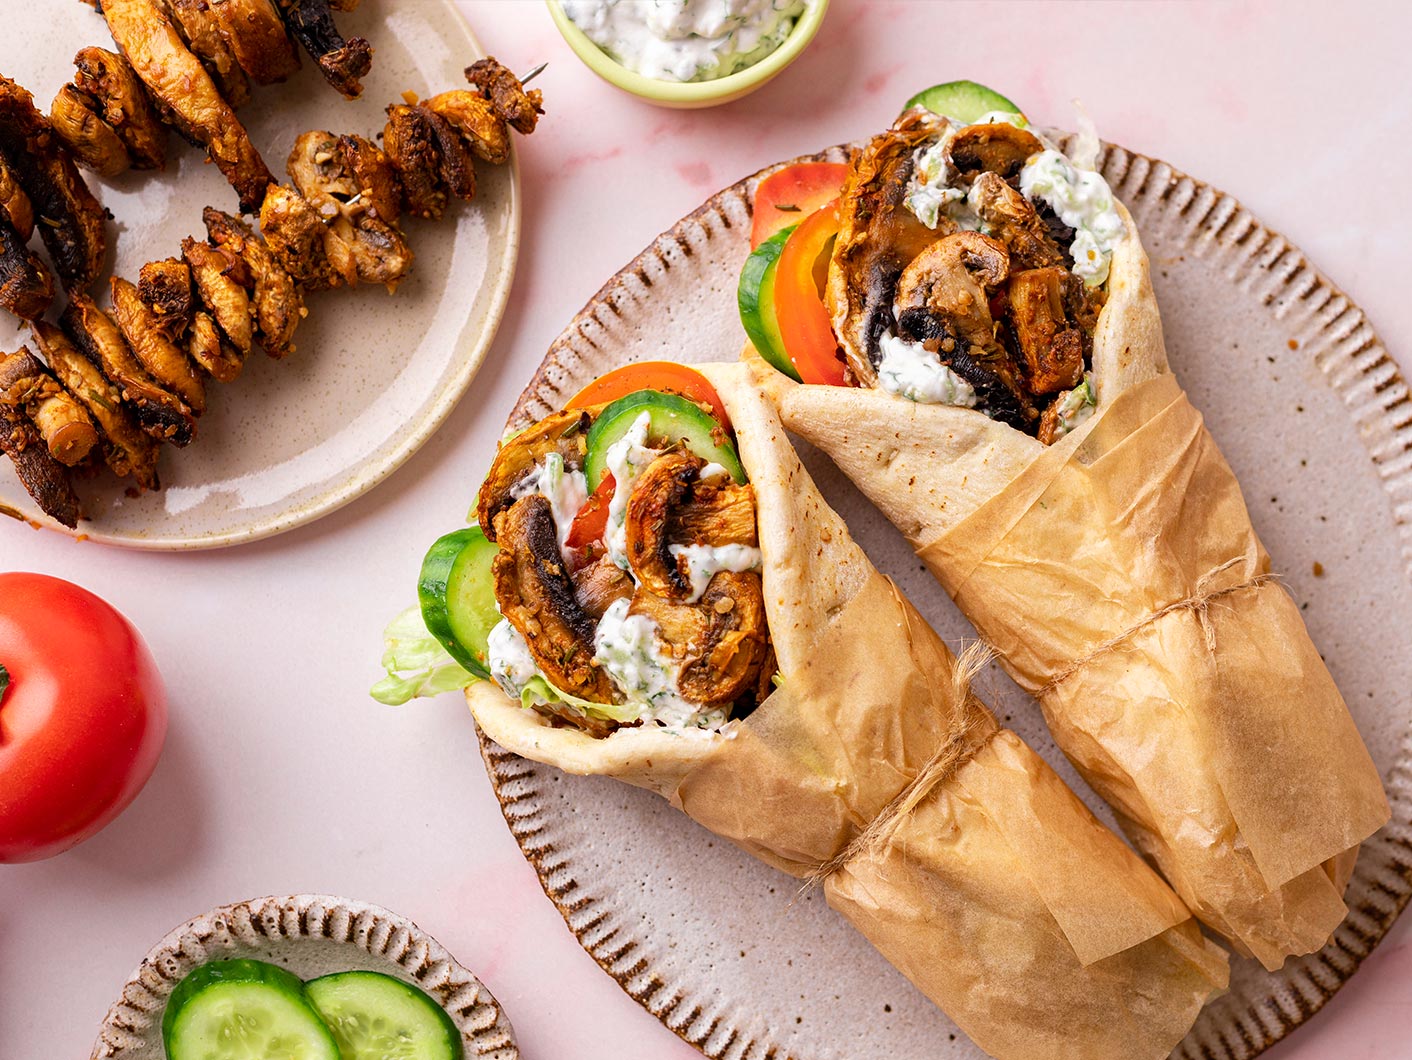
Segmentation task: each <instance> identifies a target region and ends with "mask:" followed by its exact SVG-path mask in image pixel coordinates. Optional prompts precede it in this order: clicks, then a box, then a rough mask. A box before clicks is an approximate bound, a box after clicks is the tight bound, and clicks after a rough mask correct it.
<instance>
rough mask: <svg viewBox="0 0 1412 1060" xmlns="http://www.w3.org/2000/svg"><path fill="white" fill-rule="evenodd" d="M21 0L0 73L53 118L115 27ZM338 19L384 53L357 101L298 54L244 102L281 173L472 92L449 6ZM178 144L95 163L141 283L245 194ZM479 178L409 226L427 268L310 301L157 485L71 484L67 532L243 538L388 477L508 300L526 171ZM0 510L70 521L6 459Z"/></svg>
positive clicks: (165, 458)
mask: <svg viewBox="0 0 1412 1060" xmlns="http://www.w3.org/2000/svg"><path fill="white" fill-rule="evenodd" d="M15 7H16V10H15V11H13V12H10V13H9V16H10V17H8V18H7V20H6V24H5V34H6V40H7V43H6V46H5V55H6V59H5V63H6V69H5V73H6V74H7V75H8V76H10V77H13V78H15V79H16V80H17V81H19V82H20V83H21V84H22V85H24V86H25V87H26V88H28V89H29V90H30V91H31V92H33V93H34V96H35V102H36V104H37V105H38V106H39V107H40V108H41V109H44V110H47V109H48V106H49V101H50V100H52V99H53V98H54V94H55V92H57V91H58V88H59V86H60V85H61V84H62V83H63V82H65V81H67V80H69V79H70V78H71V77H72V76H73V72H74V71H73V55H74V53H75V52H76V51H78V49H79V48H81V47H84V46H87V45H90V44H92V45H98V46H100V47H105V48H109V49H111V48H112V47H113V42H112V38H111V37H110V36H109V34H108V30H107V26H106V25H105V23H104V22H103V19H102V17H101V16H99V15H98V14H96V13H95V12H94V11H93V10H91V9H90V8H88V7H86V6H84V5H83V4H79V3H74V2H71V0H64V2H58V0H56V2H45V3H42V4H33V3H31V4H17V5H15ZM338 23H339V27H340V29H341V30H342V31H343V33H344V34H345V35H347V36H354V35H362V36H365V37H367V38H368V39H369V41H371V42H372V45H373V49H374V54H373V69H372V73H371V75H370V76H369V77H367V78H365V79H364V90H363V96H362V98H361V99H359V100H356V101H353V102H348V101H345V100H344V99H343V97H341V96H340V95H339V94H338V93H337V92H335V91H334V90H333V89H332V88H330V87H329V86H328V85H327V84H325V83H324V81H323V79H322V77H320V76H319V74H318V71H317V70H316V69H315V67H314V64H313V63H312V62H310V61H309V60H308V57H307V56H305V57H304V64H303V67H302V69H301V70H300V71H299V73H298V74H297V75H295V76H294V77H293V78H291V79H290V80H289V81H288V82H286V83H285V84H282V85H270V86H267V87H265V88H256V90H255V94H254V99H253V100H252V101H251V102H250V103H249V104H248V105H247V106H245V107H243V108H242V109H241V111H240V117H241V119H242V121H244V122H245V124H246V127H247V128H248V130H249V132H250V136H251V139H252V140H253V142H254V143H255V146H256V147H257V148H258V149H259V150H260V152H261V154H262V155H263V156H264V158H265V162H266V164H268V165H269V167H270V169H271V171H273V172H274V173H275V175H276V176H277V177H280V178H282V179H283V178H284V162H285V158H286V156H287V155H288V153H289V150H290V148H291V147H292V146H293V144H294V140H295V138H296V137H297V136H298V135H299V133H301V132H304V131H305V130H308V129H328V130H330V131H333V132H356V133H359V134H361V135H364V136H367V137H369V138H372V137H373V136H374V135H375V134H377V133H379V132H381V130H382V126H383V122H384V121H385V120H386V119H385V115H384V113H383V108H384V107H386V106H387V105H388V104H389V103H393V102H398V101H400V99H401V96H402V93H403V92H404V91H406V90H411V91H413V92H416V93H417V94H418V95H420V96H426V95H429V94H432V93H435V92H438V91H443V90H445V89H450V88H456V87H458V86H464V85H465V78H464V76H463V74H462V71H463V69H464V68H465V67H466V66H468V65H470V63H471V62H473V61H474V60H475V59H477V58H479V57H480V56H482V55H483V54H484V50H483V49H482V48H481V47H480V45H479V43H477V41H476V39H475V37H474V36H472V34H471V31H470V29H469V28H468V27H467V25H466V23H465V21H464V20H463V19H462V18H461V16H460V14H458V13H457V11H456V8H455V7H454V5H453V4H452V3H450V2H449V0H438V2H434V3H416V4H409V3H389V2H386V0H383V2H378V3H365V4H363V5H362V6H361V7H360V8H359V9H358V10H357V11H355V12H352V13H340V14H339V15H338ZM169 150H170V154H171V158H170V159H169V161H168V163H167V169H166V170H165V171H163V172H160V173H155V174H154V173H137V172H133V173H127V174H124V175H122V176H121V177H118V178H116V179H114V180H112V181H101V180H99V179H98V178H96V177H95V176H94V175H93V174H90V173H85V177H86V179H87V180H88V183H89V185H90V187H92V188H93V190H94V192H95V193H96V194H97V195H98V196H99V198H100V199H101V200H102V202H103V204H104V205H105V206H106V207H108V209H109V210H111V211H112V213H113V214H114V216H115V217H116V218H117V221H116V223H113V224H110V225H109V226H108V232H109V238H110V242H111V243H112V244H114V246H115V248H116V254H115V255H114V254H110V264H111V266H112V269H113V271H114V272H116V273H117V274H118V275H121V276H126V277H128V278H129V279H133V280H135V279H136V276H137V271H138V269H139V268H140V267H141V266H142V264H143V263H144V262H146V261H149V260H151V259H153V258H160V257H167V256H169V255H173V254H179V253H180V250H181V240H182V237H183V236H194V237H196V238H203V237H204V233H205V229H204V227H203V225H202V223H201V209H202V207H203V206H205V205H207V204H210V205H215V206H217V207H219V208H221V209H223V210H227V211H230V212H234V211H235V209H236V201H235V192H234V191H232V190H231V188H230V185H228V184H227V183H226V182H225V180H224V178H222V177H221V175H220V173H219V172H218V171H217V170H216V168H215V167H214V166H212V165H208V164H207V163H206V161H205V155H204V153H203V152H201V151H198V150H196V149H195V148H192V147H190V146H188V145H186V144H185V143H183V142H181V141H180V140H178V139H177V138H176V136H175V135H173V136H172V137H171V142H170V145H169ZM476 175H477V183H478V190H477V194H476V197H475V199H474V200H473V201H472V202H470V203H453V204H452V206H451V207H450V208H449V209H448V210H447V212H446V216H445V217H443V218H442V219H441V220H440V221H416V220H412V221H409V223H407V224H406V225H405V226H404V227H405V230H406V233H407V238H408V241H409V242H410V244H411V246H412V249H413V251H414V252H415V254H416V260H415V263H414V265H413V269H412V274H411V275H410V276H409V277H408V278H407V279H406V280H405V281H404V282H403V283H402V285H401V286H400V287H399V288H398V289H397V293H396V295H393V296H389V295H388V294H387V292H386V291H384V290H383V289H382V288H381V287H359V288H356V289H354V290H351V291H350V290H346V289H345V290H338V291H329V292H324V293H321V294H317V295H314V296H312V297H310V298H309V316H308V318H307V319H305V320H304V322H303V323H301V324H300V326H299V330H298V332H297V334H296V336H295V344H296V346H297V349H296V350H295V352H294V353H293V354H292V355H290V356H289V357H288V358H287V359H286V360H284V361H273V360H271V359H270V358H268V357H266V356H265V355H264V354H263V353H261V352H259V351H256V352H255V353H253V354H252V355H251V357H250V358H249V360H248V362H247V363H246V366H245V371H244V372H243V373H242V375H241V377H240V378H239V379H237V380H236V381H235V382H234V383H232V384H230V385H229V386H225V385H222V384H220V383H216V382H214V381H212V382H210V383H209V384H208V391H209V394H210V407H209V409H208V410H207V412H206V414H205V415H204V416H202V417H201V419H200V422H199V426H198V430H197V437H196V439H195V440H194V441H193V442H192V444H191V445H190V446H188V447H187V448H186V449H173V448H170V447H167V448H166V449H165V451H164V452H163V453H162V457H161V463H160V465H159V472H160V475H161V479H162V483H163V486H164V488H163V489H161V490H159V491H157V492H155V493H148V494H144V495H142V496H139V497H128V496H126V494H125V489H126V483H125V482H124V481H123V480H120V479H117V478H114V477H113V476H112V475H111V474H109V473H108V472H107V471H104V472H103V473H101V474H100V475H98V476H96V477H95V478H92V479H79V480H77V481H76V483H75V485H76V488H77V490H78V494H79V497H80V498H81V500H82V501H83V507H84V511H85V513H86V514H87V515H88V517H89V518H88V519H87V520H85V521H82V522H80V523H79V527H78V530H77V531H74V533H76V534H82V535H85V536H86V537H87V538H88V539H89V540H93V541H102V542H105V543H108V544H115V545H125V546H128V547H131V548H145V549H196V548H217V547H220V546H224V545H235V544H240V543H243V542H246V541H254V540H257V539H259V538H262V537H269V536H270V535H272V534H277V533H280V532H282V531H284V530H288V529H290V528H292V527H295V526H298V525H300V524H301V523H307V522H309V521H310V520H312V519H317V518H318V517H319V516H321V515H327V514H328V513H329V512H331V511H333V510H334V509H336V508H338V507H340V506H341V505H343V504H346V503H347V502H349V501H351V500H352V499H353V498H355V497H357V496H359V495H360V494H362V493H364V492H366V491H367V490H369V489H372V487H374V486H376V485H377V484H378V483H379V482H381V481H382V480H383V479H384V478H386V477H387V476H388V475H389V474H391V473H392V472H393V471H394V470H396V469H397V468H398V467H399V466H400V465H401V464H402V463H403V462H404V461H405V460H406V459H407V458H408V457H410V456H411V455H412V454H413V453H414V452H416V450H417V448H418V447H419V446H420V445H421V444H422V443H423V442H425V441H426V440H427V439H428V438H429V437H431V435H432V433H433V432H434V431H435V430H436V428H437V427H438V426H440V424H441V422H442V420H444V419H445V418H446V415H447V414H448V413H449V412H450V411H451V408H452V407H453V406H454V405H455V404H456V401H457V400H458V399H459V398H460V396H461V394H462V393H464V392H465V389H466V387H467V386H468V385H469V384H470V381H471V379H472V377H474V375H475V373H476V370H477V369H478V368H479V367H480V364H481V361H482V360H483V359H484V357H485V354H486V351H487V350H488V349H489V347H490V343H491V340H492V339H493V338H494V335H495V329H496V327H497V325H498V324H499V322H500V317H501V314H502V312H503V311H504V307H505V300H506V298H507V296H508V295H509V290H510V281H511V278H512V277H513V275H514V269H515V256H516V252H517V249H518V246H519V237H520V200H519V180H518V177H517V174H516V170H515V163H514V162H513V161H512V162H511V163H510V164H509V165H504V166H489V165H481V166H479V167H478V169H477V174H476ZM107 282H108V281H107V273H105V274H104V275H103V276H102V277H101V278H100V279H99V280H98V281H97V282H96V283H95V284H94V285H93V292H94V294H95V296H96V297H98V299H99V302H100V304H106V302H107V295H106V292H107ZM59 301H60V304H61V305H62V297H61V298H60V299H59ZM0 317H3V319H0V350H5V351H11V350H14V349H16V348H17V347H18V346H20V345H21V344H22V343H24V342H29V341H31V340H30V338H29V335H28V330H27V329H24V328H21V327H19V326H17V323H16V322H15V321H14V319H13V318H11V317H9V316H8V314H0ZM31 345H32V342H31ZM7 509H8V511H7ZM0 512H5V513H6V514H14V513H18V515H19V516H20V517H22V518H24V519H28V520H31V521H33V522H35V523H38V524H42V525H44V526H50V527H54V528H56V529H60V530H62V529H63V528H62V527H58V526H57V524H55V523H54V522H53V521H52V520H50V519H48V518H47V517H45V516H44V515H43V514H42V513H41V512H40V511H39V509H38V507H37V506H36V505H35V504H34V502H33V501H32V500H31V499H30V497H29V495H28V494H27V493H26V492H25V491H24V488H23V487H22V486H20V484H19V481H18V479H17V478H16V477H15V474H14V469H13V468H12V467H11V466H10V462H9V460H3V459H0ZM11 532H13V531H11ZM65 532H67V531H65Z"/></svg>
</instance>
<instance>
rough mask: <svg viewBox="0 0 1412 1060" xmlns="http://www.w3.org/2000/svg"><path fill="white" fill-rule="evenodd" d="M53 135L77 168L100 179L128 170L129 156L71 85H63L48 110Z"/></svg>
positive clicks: (90, 103) (94, 108)
mask: <svg viewBox="0 0 1412 1060" xmlns="http://www.w3.org/2000/svg"><path fill="white" fill-rule="evenodd" d="M49 124H51V125H52V126H54V134H55V135H56V136H58V137H59V139H60V140H61V141H63V144H64V146H65V147H67V148H68V149H69V151H70V152H72V154H73V156H74V158H75V159H77V160H78V164H79V165H81V166H83V167H84V168H86V169H91V170H93V172H95V173H97V174H98V175H99V176H102V177H116V176H117V175H118V174H119V173H125V172H127V170H128V169H130V168H131V166H132V156H130V155H129V154H128V153H127V147H126V146H125V145H124V144H123V142H122V140H120V139H119V138H118V134H117V130H115V129H114V128H113V127H112V126H111V125H109V124H108V123H107V122H106V121H104V120H103V119H102V118H101V117H99V115H98V104H97V103H95V102H94V101H93V99H92V98H91V97H89V96H88V95H86V94H85V93H83V92H80V91H79V90H78V89H77V88H75V87H74V86H73V85H63V86H61V87H60V88H59V94H58V95H56V96H55V97H54V102H53V103H52V104H51V105H50V107H49Z"/></svg>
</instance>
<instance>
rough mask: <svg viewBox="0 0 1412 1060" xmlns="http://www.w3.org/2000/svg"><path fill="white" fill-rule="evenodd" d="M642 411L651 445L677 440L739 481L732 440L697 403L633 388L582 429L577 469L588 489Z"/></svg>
mask: <svg viewBox="0 0 1412 1060" xmlns="http://www.w3.org/2000/svg"><path fill="white" fill-rule="evenodd" d="M644 412H646V413H648V414H649V415H650V416H651V417H652V418H651V426H650V427H648V429H647V437H648V440H649V442H650V443H651V444H653V445H656V446H659V447H662V448H665V447H666V446H668V445H673V444H675V443H677V442H684V443H686V447H687V449H689V450H690V451H691V452H692V453H694V454H695V455H697V456H699V457H700V458H701V459H702V460H705V461H707V462H708V463H713V464H720V465H721V466H722V467H724V468H725V469H726V470H727V471H729V472H730V474H731V477H732V478H733V479H735V480H736V481H737V482H744V481H745V468H743V467H742V466H741V464H740V457H739V456H738V455H736V451H735V444H734V443H733V442H731V440H730V439H729V438H727V437H726V436H725V432H724V431H723V430H722V429H721V425H720V424H719V423H717V422H716V418H715V417H714V416H712V415H711V414H710V413H709V412H704V411H702V408H701V406H700V405H698V404H696V402H694V401H688V400H687V399H686V398H684V397H678V396H677V395H676V394H664V393H662V392H661V391H659V390H638V391H636V392H635V393H632V394H627V395H625V396H623V397H620V398H618V400H617V401H615V402H613V403H612V404H611V405H609V406H608V407H607V408H605V409H604V410H603V411H602V412H601V413H599V414H598V419H596V420H594V421H593V426H592V427H591V428H589V431H588V455H587V456H586V457H585V458H584V463H583V471H584V475H585V476H586V477H587V478H588V489H589V492H590V493H591V492H593V491H594V490H596V489H597V488H598V484H599V483H600V482H602V481H603V476H604V474H605V473H606V472H607V470H608V449H609V447H610V446H612V444H613V443H614V442H616V441H617V440H618V439H620V438H621V437H622V436H623V435H625V434H627V433H628V431H629V430H631V429H632V425H633V424H634V423H636V422H637V419H638V417H639V416H641V415H642V414H643V413H644Z"/></svg>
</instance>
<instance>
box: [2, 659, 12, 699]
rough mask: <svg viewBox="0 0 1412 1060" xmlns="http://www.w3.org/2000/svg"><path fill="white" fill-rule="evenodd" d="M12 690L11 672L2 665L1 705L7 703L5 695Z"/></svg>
mask: <svg viewBox="0 0 1412 1060" xmlns="http://www.w3.org/2000/svg"><path fill="white" fill-rule="evenodd" d="M9 690H10V671H9V670H7V669H5V666H4V664H3V663H0V703H3V702H5V693H6V692H8V691H9Z"/></svg>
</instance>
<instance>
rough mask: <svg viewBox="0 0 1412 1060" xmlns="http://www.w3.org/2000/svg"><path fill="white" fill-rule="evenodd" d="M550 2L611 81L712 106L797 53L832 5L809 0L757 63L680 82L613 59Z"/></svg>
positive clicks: (653, 99)
mask: <svg viewBox="0 0 1412 1060" xmlns="http://www.w3.org/2000/svg"><path fill="white" fill-rule="evenodd" d="M546 2H547V3H548V5H549V13H550V14H551V15H552V16H553V17H554V24H555V25H556V26H558V27H559V32H560V33H562V34H563V35H564V39H565V40H566V41H568V42H569V47H570V48H572V49H573V50H574V54H575V55H577V56H578V57H579V58H580V59H582V60H583V61H584V64H585V65H586V66H587V67H588V68H589V69H590V70H592V71H593V72H594V73H595V74H597V75H598V76H599V77H601V78H603V80H604V81H607V82H608V83H609V84H610V85H615V86H617V87H618V88H621V89H622V90H623V91H624V92H631V93H632V94H633V95H634V96H640V97H641V98H643V99H645V100H647V101H648V102H649V103H656V104H657V105H659V106H662V107H714V106H716V104H718V103H729V102H730V101H731V100H734V99H740V98H741V97H742V96H747V95H749V94H750V93H751V92H754V91H755V90H756V89H757V88H759V87H760V86H761V85H763V84H764V83H765V82H766V81H769V80H770V79H771V78H773V77H774V76H775V75H776V74H778V73H779V72H780V71H781V70H783V69H784V68H785V67H786V66H788V65H789V64H790V63H792V62H794V60H795V59H796V58H798V56H799V53H800V52H802V51H803V50H804V49H805V47H806V46H807V45H808V44H809V42H810V41H811V40H813V39H814V34H815V33H817V32H819V24H820V23H822V22H823V21H824V13H825V12H826V11H827V10H828V6H829V0H809V6H808V7H807V8H805V9H804V14H802V15H800V16H799V21H798V22H796V23H795V26H794V29H793V30H792V31H791V32H790V34H789V36H788V37H787V38H785V42H784V43H783V44H781V45H780V46H779V47H778V48H776V49H775V50H774V51H772V52H771V53H770V54H769V55H767V56H765V58H763V59H761V60H760V61H759V62H758V63H756V64H755V65H754V66H749V67H746V68H745V69H744V70H741V71H739V72H738V73H734V74H731V75H730V76H729V77H720V78H717V79H716V80H714V81H689V82H679V81H659V80H658V79H657V78H655V77H644V76H643V75H642V74H639V73H638V72H637V71H635V70H629V69H628V68H627V67H626V66H623V65H622V64H621V63H618V62H615V61H614V60H613V59H610V58H609V57H608V54H607V53H606V52H604V51H603V49H602V48H600V47H598V45H596V44H594V43H593V41H591V40H589V39H588V37H587V36H586V35H585V34H584V32H583V30H581V29H579V28H578V27H577V26H576V25H574V24H573V23H572V22H570V21H569V16H568V15H566V14H564V8H563V5H562V4H560V3H559V2H558V0H546Z"/></svg>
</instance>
